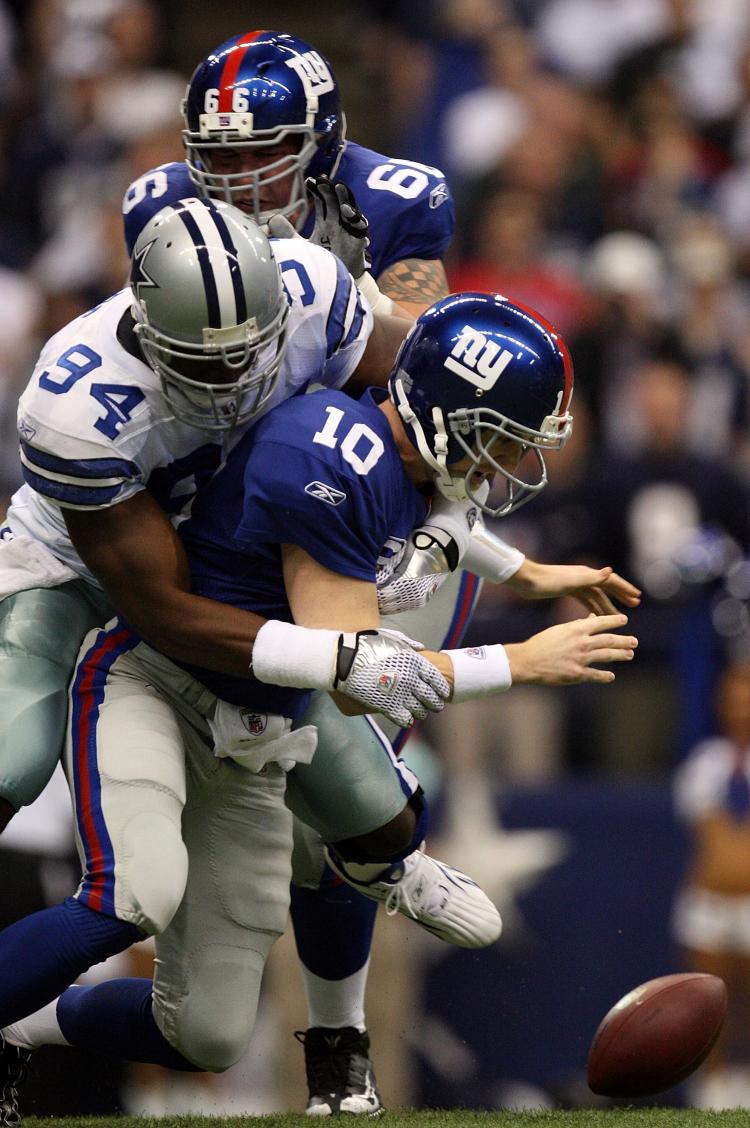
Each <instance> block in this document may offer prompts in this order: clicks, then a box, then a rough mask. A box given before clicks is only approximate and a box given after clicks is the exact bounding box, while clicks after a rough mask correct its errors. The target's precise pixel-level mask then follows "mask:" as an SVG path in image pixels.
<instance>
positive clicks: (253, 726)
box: [240, 709, 268, 736]
mask: <svg viewBox="0 0 750 1128" xmlns="http://www.w3.org/2000/svg"><path fill="white" fill-rule="evenodd" d="M240 720H241V721H242V727H243V728H244V729H246V730H247V732H249V733H250V735H251V736H260V735H261V733H263V732H265V731H266V725H267V724H268V714H267V713H251V712H250V710H249V709H240Z"/></svg>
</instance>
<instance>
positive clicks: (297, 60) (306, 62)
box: [286, 51, 333, 109]
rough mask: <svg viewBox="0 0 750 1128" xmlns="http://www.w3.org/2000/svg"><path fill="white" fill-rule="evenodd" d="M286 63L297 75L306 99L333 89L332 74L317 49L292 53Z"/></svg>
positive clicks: (316, 96) (317, 96)
mask: <svg viewBox="0 0 750 1128" xmlns="http://www.w3.org/2000/svg"><path fill="white" fill-rule="evenodd" d="M286 65H287V66H288V67H291V68H292V70H294V71H296V72H297V74H298V75H299V79H300V82H301V83H302V85H303V86H304V88H305V95H306V97H307V98H308V99H310V98H319V97H320V95H321V94H328V92H329V91H330V90H333V75H332V74H331V72H330V71H329V69H328V66H327V64H326V61H325V59H322V58H321V57H320V55H319V54H318V52H317V51H305V53H304V55H294V56H293V57H292V58H291V59H287V61H286ZM316 109H317V107H316Z"/></svg>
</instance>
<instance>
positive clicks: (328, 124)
mask: <svg viewBox="0 0 750 1128" xmlns="http://www.w3.org/2000/svg"><path fill="white" fill-rule="evenodd" d="M182 113H183V117H184V120H185V128H184V130H183V132H182V139H183V142H184V144H185V150H186V153H187V165H188V169H189V170H190V177H191V179H192V180H193V182H194V183H195V185H196V187H197V188H198V189H199V190H200V192H201V194H202V195H204V196H213V197H215V198H219V199H224V200H226V201H227V202H229V203H235V204H240V205H241V206H242V207H243V209H246V210H251V212H252V214H253V215H254V217H255V219H256V220H258V221H259V222H263V221H264V220H266V219H268V218H270V216H271V215H273V214H281V215H285V216H287V217H293V221H294V223H295V225H296V226H297V228H298V229H300V228H301V226H302V224H303V223H304V219H305V216H306V214H307V206H308V205H307V195H306V192H305V177H307V176H318V175H320V174H321V173H327V174H328V175H329V176H332V175H333V173H334V172H335V166H336V164H337V162H338V159H339V156H340V153H341V150H342V148H343V145H344V132H345V119H344V114H343V112H342V110H341V98H340V96H339V88H338V83H337V82H336V77H335V75H334V73H333V71H332V70H331V67H330V64H329V63H328V61H327V60H326V59H325V58H323V56H322V55H321V54H319V52H318V51H316V50H315V49H314V48H313V47H311V46H310V44H309V43H305V42H304V41H303V40H302V39H298V38H297V37H296V36H294V35H283V34H282V33H281V32H278V31H248V32H245V33H244V35H235V36H234V38H233V39H228V40H227V41H226V43H222V45H221V46H220V47H217V48H216V50H215V51H212V52H211V54H210V55H209V56H208V57H207V58H206V59H204V61H203V62H202V63H200V64H199V65H198V67H197V68H196V70H195V72H194V73H193V76H192V78H191V79H190V82H189V83H188V87H187V92H186V95H185V100H184V102H183V104H182ZM290 139H291V140H292V141H293V142H294V144H295V151H294V152H293V153H287V154H282V155H278V154H273V153H272V154H271V155H270V156H269V159H268V161H267V162H265V163H262V164H261V163H260V162H255V168H254V169H253V170H252V171H241V170H240V169H239V168H238V169H237V171H230V172H226V171H225V172H223V173H221V172H219V171H217V170H213V169H212V167H211V166H212V161H213V160H214V154H215V153H216V150H217V149H231V150H239V151H240V152H242V153H246V152H248V151H250V152H258V151H261V152H262V150H264V149H272V148H273V147H274V146H277V145H279V144H281V143H282V142H284V141H288V140H290ZM285 177H291V186H290V191H289V199H288V201H287V202H286V204H285V205H284V206H283V207H281V208H276V207H274V208H269V207H268V206H265V207H264V198H263V197H264V189H266V190H267V186H268V185H269V184H273V183H275V182H276V181H279V180H282V179H284V178H285Z"/></svg>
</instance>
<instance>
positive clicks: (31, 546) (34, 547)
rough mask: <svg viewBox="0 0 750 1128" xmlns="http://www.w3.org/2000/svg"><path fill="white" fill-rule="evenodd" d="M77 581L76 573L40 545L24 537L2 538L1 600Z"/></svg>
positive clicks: (0, 563) (0, 537)
mask: <svg viewBox="0 0 750 1128" xmlns="http://www.w3.org/2000/svg"><path fill="white" fill-rule="evenodd" d="M74 579H76V573H75V572H74V571H73V569H72V568H68V566H67V565H66V564H63V563H61V562H60V561H59V560H58V559H57V557H56V556H54V555H53V554H52V553H51V552H50V551H49V549H48V548H46V547H45V546H44V545H43V544H40V542H39V541H35V540H33V539H32V538H31V537H27V536H25V535H23V534H22V535H20V536H15V535H13V534H12V533H11V534H10V535H9V530H8V529H7V527H6V528H5V529H3V530H2V533H1V534H0V599H5V598H6V596H8V595H15V593H16V592H18V591H28V590H29V589H30V588H51V587H58V586H59V585H60V584H64V583H67V581H68V580H74Z"/></svg>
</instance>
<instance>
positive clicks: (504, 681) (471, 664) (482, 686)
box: [440, 643, 513, 702]
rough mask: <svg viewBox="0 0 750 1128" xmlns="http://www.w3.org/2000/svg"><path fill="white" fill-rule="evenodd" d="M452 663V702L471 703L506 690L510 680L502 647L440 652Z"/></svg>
mask: <svg viewBox="0 0 750 1128" xmlns="http://www.w3.org/2000/svg"><path fill="white" fill-rule="evenodd" d="M440 653H441V654H447V655H448V657H449V658H450V660H451V662H452V664H453V693H452V695H451V701H452V702H459V701H472V700H473V699H474V698H475V697H488V696H489V695H490V694H491V693H501V692H502V691H503V690H505V689H510V687H511V685H512V683H513V678H512V677H511V672H510V663H509V662H508V655H507V654H506V653H505V647H504V646H500V644H499V643H495V644H494V645H492V646H469V647H465V648H464V649H462V650H441V651H440Z"/></svg>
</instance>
